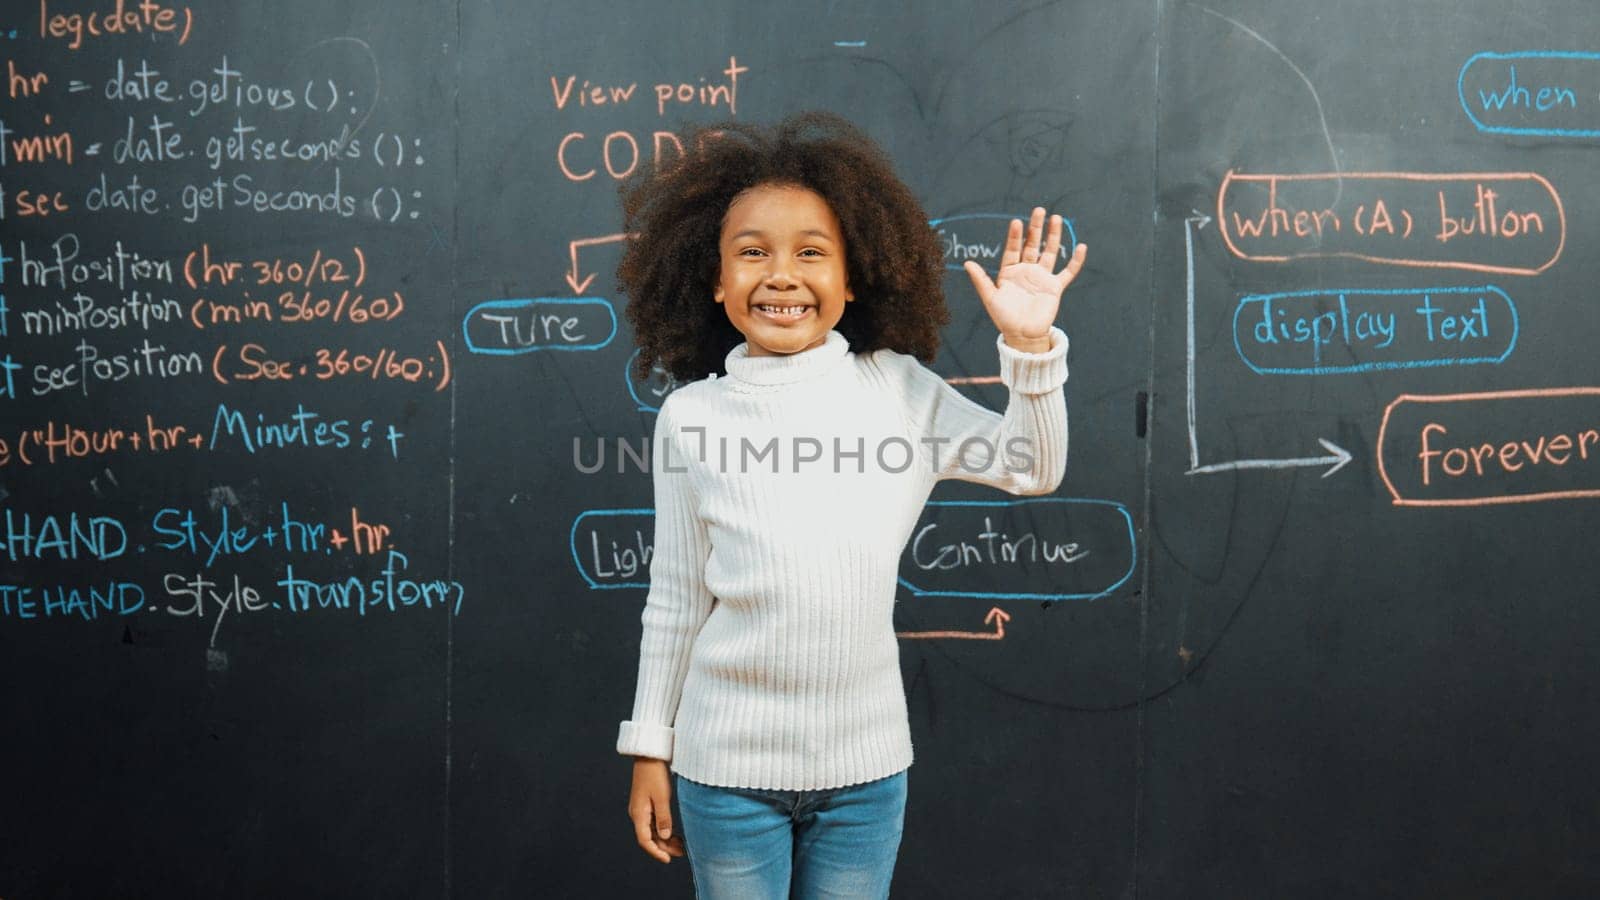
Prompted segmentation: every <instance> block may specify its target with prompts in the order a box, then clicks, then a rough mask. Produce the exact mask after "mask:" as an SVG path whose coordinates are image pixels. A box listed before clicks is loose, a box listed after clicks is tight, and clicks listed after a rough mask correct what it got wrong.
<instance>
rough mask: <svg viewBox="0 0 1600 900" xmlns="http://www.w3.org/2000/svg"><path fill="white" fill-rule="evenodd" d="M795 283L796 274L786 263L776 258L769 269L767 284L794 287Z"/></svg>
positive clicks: (778, 286) (774, 286)
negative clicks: (791, 271)
mask: <svg viewBox="0 0 1600 900" xmlns="http://www.w3.org/2000/svg"><path fill="white" fill-rule="evenodd" d="M795 283H796V282H795V279H794V275H793V274H792V273H790V271H789V267H788V265H787V264H786V263H784V262H782V261H780V260H775V261H774V262H773V264H772V266H771V267H770V268H768V269H767V285H768V286H769V287H773V288H777V289H782V288H789V287H794V286H795Z"/></svg>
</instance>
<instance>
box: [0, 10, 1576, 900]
mask: <svg viewBox="0 0 1600 900" xmlns="http://www.w3.org/2000/svg"><path fill="white" fill-rule="evenodd" d="M180 2H181V0H180ZM16 7H17V8H15V9H13V10H10V11H7V12H6V13H5V14H4V16H3V17H0V57H4V65H5V69H4V71H3V72H0V75H3V76H4V78H5V85H6V92H5V94H4V95H3V98H0V209H3V214H0V517H3V521H0V527H3V528H4V531H3V532H0V681H3V684H4V689H3V691H0V722H3V723H4V725H5V728H6V740H5V741H3V742H0V764H3V766H4V768H5V771H6V772H7V773H8V775H9V777H8V778H7V779H6V783H7V789H6V791H5V800H4V802H3V803H0V809H3V814H0V898H4V900H17V898H34V897H107V896H117V897H141V896H151V897H163V898H166V897H185V896H196V897H215V896H286V895H291V894H294V895H306V896H389V895H394V896H427V897H480V896H513V895H515V896H527V895H534V896H575V897H576V896H584V897H610V896H636V895H642V894H644V893H646V892H650V893H652V894H658V895H662V896H683V897H687V896H692V888H691V886H690V883H689V874H688V868H687V866H686V865H684V864H682V863H681V862H680V863H677V864H674V865H673V866H669V867H665V868H663V867H661V866H659V865H657V864H654V863H652V862H651V861H650V860H648V859H647V858H646V857H645V856H644V855H643V854H642V853H641V852H639V850H638V849H637V847H635V846H634V844H633V840H632V835H631V831H630V828H629V824H628V822H627V820H626V816H625V809H624V807H625V803H626V796H627V787H628V774H629V773H628V763H627V761H626V760H625V759H622V758H620V757H618V756H616V754H615V753H614V750H613V746H614V741H615V737H616V728H617V723H618V721H619V720H620V719H622V718H625V717H626V715H627V712H628V709H629V704H630V702H631V698H632V691H633V679H634V672H635V666H636V663H637V648H638V637H639V612H640V609H641V606H642V603H643V600H644V595H645V587H646V585H647V582H648V556H649V545H650V541H651V534H652V517H651V511H650V509H649V506H650V497H651V491H650V480H649V476H648V475H647V474H645V473H644V472H642V471H640V470H639V468H638V467H637V466H636V465H633V464H632V463H631V462H630V460H629V459H628V458H626V457H619V456H618V455H617V454H616V451H617V449H619V447H620V446H621V445H622V444H623V443H627V442H631V443H632V444H633V445H635V446H637V445H638V444H639V443H640V442H641V441H643V440H644V439H646V438H647V437H648V436H649V435H650V434H651V431H652V429H653V425H654V421H655V411H656V410H657V409H658V408H659V405H660V402H661V398H662V397H663V396H665V394H666V392H667V391H669V390H670V389H671V388H672V387H673V385H672V384H671V383H670V381H669V380H668V379H666V378H665V377H664V376H660V375H657V376H656V377H653V378H651V379H645V380H641V379H638V378H635V377H633V376H632V375H631V374H630V368H631V362H632V338H631V335H630V333H629V332H628V329H627V326H626V319H625V317H624V316H623V315H622V311H623V309H624V304H625V303H626V302H627V301H626V298H624V297H622V296H620V295H618V294H617V292H616V290H615V279H614V276H613V273H614V271H615V268H616V265H617V261H618V259H619V254H620V249H621V242H622V241H623V240H626V237H625V236H624V235H622V234H620V233H619V232H620V225H619V222H620V215H619V210H618V202H617V193H616V188H617V185H618V183H619V179H620V178H622V177H625V176H626V175H628V174H630V173H631V172H633V171H635V170H637V169H639V168H640V167H649V166H652V165H654V164H655V163H656V161H657V160H658V159H663V158H673V159H675V158H677V157H678V156H679V155H681V154H682V152H683V150H684V147H683V142H682V141H681V140H680V137H681V135H683V134H685V133H686V132H687V131H688V130H689V129H690V128H692V127H693V126H695V125H697V124H700V123H706V122H713V121H719V120H723V119H726V118H730V117H731V118H737V119H740V120H755V121H773V120H776V119H779V118H781V117H783V116H785V115H788V114H790V113H793V112H797V111H800V110H803V109H810V108H822V109H831V110H834V111H837V112H840V113H842V114H844V115H846V116H848V117H850V118H852V119H853V120H855V121H857V122H859V123H860V124H861V125H862V126H863V127H864V128H866V129H867V130H868V131H869V132H870V133H871V134H872V135H873V137H874V138H875V139H876V140H878V141H879V142H880V143H881V144H882V145H883V146H884V147H885V149H886V150H887V151H888V152H889V153H890V155H891V156H892V157H893V158H894V159H895V161H896V163H897V165H898V166H899V168H900V171H901V173H902V175H903V176H904V178H905V179H906V181H907V183H909V184H910V185H911V186H912V187H913V188H914V189H915V190H916V192H917V194H918V196H919V197H920V198H921V199H922V201H923V203H924V205H925V207H926V208H927V210H928V212H929V214H930V216H932V217H933V222H932V224H933V226H934V227H935V228H936V229H937V230H938V231H939V233H940V235H941V240H943V241H944V243H945V247H946V254H947V262H948V263H949V264H950V267H951V271H950V273H949V280H948V282H947V293H948V296H949V298H950V305H951V309H952V313H953V317H952V318H953V321H952V323H951V325H950V327H949V328H948V329H947V330H946V332H945V334H944V346H943V349H942V351H941V353H940V356H939V358H938V360H937V361H936V362H935V363H934V364H933V368H934V370H935V371H937V372H939V373H940V374H941V375H943V376H944V377H946V378H947V379H949V380H950V382H951V383H952V384H954V385H956V386H957V388H958V389H959V390H961V391H962V392H964V393H966V394H968V395H969V396H971V397H973V398H974V399H977V400H979V401H980V402H982V403H984V404H986V405H988V406H990V407H991V408H1000V407H1002V406H1003V404H1004V402H1005V392H1004V389H1003V388H1002V387H1001V386H1000V385H998V384H997V383H996V381H997V379H996V378H995V365H996V362H995V358H994V349H993V347H994V332H993V327H992V325H991V324H990V323H989V321H988V319H987V316H986V315H985V314H984V313H983V311H982V308H981V305H980V304H979V303H978V302H977V300H976V298H975V297H974V296H973V294H972V292H971V288H970V286H969V285H968V284H967V283H966V277H965V276H964V275H963V274H961V273H960V272H959V267H960V264H961V262H962V261H963V260H965V259H969V258H976V259H979V260H980V261H982V260H988V259H991V258H992V257H993V255H994V254H995V252H996V250H997V245H998V243H999V241H1000V236H1001V234H1002V233H1003V229H1004V220H1005V219H1007V218H1010V217H1012V216H1017V215H1021V214H1023V213H1025V212H1026V210H1028V209H1029V208H1031V207H1032V206H1033V205H1035V204H1043V205H1045V206H1047V207H1049V208H1050V209H1052V210H1055V211H1060V212H1062V213H1063V214H1065V215H1066V216H1067V217H1068V222H1069V225H1070V227H1071V232H1072V235H1073V236H1074V238H1075V239H1076V240H1081V241H1083V242H1084V243H1087V244H1089V245H1091V247H1092V251H1091V254H1090V260H1089V267H1088V269H1087V270H1086V272H1085V274H1084V275H1083V276H1082V277H1081V278H1080V279H1079V280H1078V283H1077V284H1076V285H1075V286H1074V287H1073V289H1072V290H1071V291H1070V292H1069V294H1068V296H1067V299H1066V302H1065V305H1064V312H1063V316H1062V322H1061V324H1062V325H1063V327H1064V328H1065V329H1066V331H1067V332H1068V333H1069V334H1070V335H1071V338H1072V350H1071V353H1070V356H1069V364H1070V368H1071V377H1070V380H1069V382H1068V385H1067V397H1068V401H1067V402H1068V408H1069V411H1070V416H1071V435H1072V449H1071V459H1070V462H1069V467H1068V475H1067V480H1066V482H1065V483H1064V484H1063V486H1062V487H1061V489H1060V490H1059V491H1057V492H1056V493H1055V494H1054V495H1052V496H1050V497H1045V498H1034V499H1028V500H1022V499H1019V498H1014V497H1009V496H1006V495H1001V494H997V493H995V492H993V491H990V490H986V489H982V488H978V487H975V486H972V485H967V484H961V483H946V484H943V485H941V486H940V488H939V490H938V491H936V493H935V495H934V501H933V502H932V503H930V504H929V507H928V509H927V511H926V512H925V514H924V517H923V521H922V522H921V523H920V524H919V526H918V529H917V532H916V534H917V538H918V540H917V541H916V542H914V544H913V546H911V547H909V548H908V549H907V553H906V556H905V559H904V563H903V566H902V571H901V575H902V578H901V589H900V594H899V597H898V601H899V602H898V604H897V613H896V623H895V626H896V629H897V632H898V633H899V635H900V637H901V658H902V666H903V672H904V676H905V681H906V687H907V694H908V699H909V702H910V712H911V724H912V731H913V738H914V741H915V744H916V750H917V762H916V764H915V765H914V766H913V767H912V769H911V772H910V779H911V781H910V801H909V807H908V811H907V831H906V841H905V845H904V849H903V852H902V856H901V860H900V865H899V868H898V870H897V873H896V880H895V895H896V896H907V897H991V896H994V897H1000V896H1026V897H1057V896H1085V897H1089V896H1094V897H1099V896H1117V897H1134V896H1148V897H1196V896H1200V897H1237V896H1294V897H1346V896H1404V897H1414V896H1507V895H1511V896H1575V895H1583V894H1585V893H1587V891H1585V890H1584V889H1585V888H1586V887H1589V886H1591V885H1592V884H1593V883H1594V882H1595V881H1596V880H1600V873H1597V872H1596V871H1595V864H1594V863H1593V862H1591V861H1590V859H1589V856H1590V854H1588V853H1587V852H1586V851H1587V849H1588V847H1589V845H1590V844H1592V843H1593V839H1594V836H1595V835H1596V833H1597V830H1600V829H1597V827H1596V822H1595V817H1596V814H1595V810H1596V809H1600V804H1597V802H1596V801H1597V800H1600V797H1597V791H1596V789H1595V787H1594V786H1593V785H1592V783H1591V779H1589V778H1588V777H1587V774H1586V772H1587V765H1586V760H1587V758H1588V756H1589V755H1590V754H1589V753H1588V750H1589V748H1590V746H1591V744H1592V743H1593V741H1592V738H1593V737H1594V735H1593V734H1591V732H1593V731H1595V724H1594V723H1595V720H1594V718H1593V717H1592V716H1590V715H1588V711H1589V707H1590V706H1591V705H1592V704H1591V703H1590V700H1591V696H1590V695H1591V693H1592V691H1591V689H1590V685H1591V684H1592V683H1594V682H1595V680H1596V678H1595V676H1596V675H1597V674H1600V673H1597V671H1596V666H1597V664H1596V663H1595V662H1594V659H1595V654H1594V653H1593V652H1592V651H1593V647H1592V645H1593V644H1594V640H1593V639H1592V638H1591V637H1589V635H1591V634H1594V633H1596V631H1597V629H1600V620H1597V619H1596V617H1595V615H1593V614H1592V613H1591V612H1590V611H1589V604H1588V601H1589V600H1590V599H1591V595H1592V594H1593V590H1592V588H1591V587H1590V585H1591V584H1592V583H1594V582H1595V581H1596V580H1597V578H1600V563H1597V562H1596V559H1597V557H1596V555H1595V554H1592V553H1590V552H1588V551H1587V547H1586V541H1585V535H1586V529H1585V528H1584V523H1585V522H1586V521H1588V520H1590V519H1592V517H1593V512H1592V510H1593V504H1594V503H1595V502H1596V497H1597V495H1600V478H1596V477H1595V476H1593V475H1592V474H1591V472H1593V471H1595V469H1596V462H1595V461H1594V460H1592V459H1591V455H1592V454H1600V417H1597V416H1596V415H1594V413H1593V410H1594V407H1593V400H1594V398H1595V397H1596V396H1600V381H1597V380H1596V379H1597V378H1600V372H1596V368H1595V364H1594V362H1593V361H1592V354H1591V353H1590V352H1589V348H1588V346H1587V344H1586V343H1585V341H1586V340H1587V329H1588V326H1589V325H1590V324H1591V323H1592V322H1593V321H1594V316H1593V315H1591V314H1590V312H1589V307H1590V306H1591V305H1592V304H1591V298H1590V296H1589V295H1590V294H1591V293H1592V285H1594V284H1596V283H1600V271H1596V266H1597V265H1600V264H1597V263H1596V262H1595V259H1594V254H1593V253H1591V252H1589V249H1588V248H1589V247H1590V245H1591V244H1592V243H1593V241H1594V240H1595V239H1596V236H1597V235H1600V224H1597V223H1595V222H1594V221H1592V219H1593V217H1592V215H1591V214H1590V213H1589V210H1588V205H1587V202H1586V200H1587V195H1588V193H1589V192H1590V191H1591V189H1592V183H1593V178H1592V175H1591V174H1590V173H1591V170H1592V169H1593V161H1594V153H1595V147H1596V141H1597V140H1600V44H1596V43H1595V42H1594V41H1593V40H1592V38H1591V37H1590V35H1592V34H1595V33H1600V31H1597V29H1596V27H1595V26H1596V25H1600V18H1597V15H1596V13H1595V12H1594V10H1593V9H1592V8H1591V6H1590V5H1589V4H1585V3H1581V2H1577V0H1569V2H1562V0H1540V2H1538V3H1532V4H1518V5H1516V8H1515V9H1514V10H1513V9H1510V8H1508V7H1505V6H1504V5H1503V4H1502V5H1494V4H1489V3H1484V2H1480V0H1471V2H1467V3H1446V2H1443V0H1423V2H1414V3H1408V4H1399V5H1397V4H1391V3H1378V2H1370V0H1339V2H1322V3H1315V4H1312V3H1294V4H1283V3H1268V2H1265V0H1224V2H1216V3H1209V4H1198V3H1176V2H1144V3H1118V4H1109V3H1089V2H1069V3H1055V4H1042V5H1030V4H1002V5H1001V6H999V7H995V6H993V5H982V6H980V5H976V4H936V5H917V4H891V3H867V4H833V3H828V4H823V3H811V4H801V5H798V6H792V7H785V8H771V7H750V6H748V5H740V4H733V3H721V2H717V3H701V4H693V5H689V4H656V3H641V2H613V3H607V4H592V3H584V4H579V3H568V2H562V3H543V4H534V5H524V6H518V5H515V4H501V3H485V2H475V0H455V2H443V0H402V2H399V3H389V4H376V3H365V4H335V5H331V6H329V5H318V4H310V3H303V2H302V3H291V4H288V5H282V4H278V5H271V6H268V7H265V8H262V9H253V8H228V9H222V8H211V7H202V6H189V7H186V6H182V5H174V4H166V3H157V2H154V0H152V2H147V3H142V4H135V3H133V2H132V0H127V2H123V0H71V2H68V0H42V2H40V3H39V4H37V5H31V4H17V5H16ZM601 448H607V449H609V450H610V451H611V453H612V455H611V456H610V457H609V458H605V459H604V460H603V465H600V466H599V467H598V469H597V470H596V465H595V464H596V462H597V458H596V453H597V452H599V451H600V449H601ZM591 470H592V471H591ZM1069 546H1070V547H1072V548H1073V549H1072V550H1071V551H1070V552H1067V551H1065V550H1064V549H1063V548H1066V547H1069ZM1041 547H1043V548H1046V549H1047V550H1048V548H1052V547H1053V548H1056V552H1055V553H1054V554H1053V555H1052V554H1050V553H1048V552H1045V551H1041V550H1039V548H1041Z"/></svg>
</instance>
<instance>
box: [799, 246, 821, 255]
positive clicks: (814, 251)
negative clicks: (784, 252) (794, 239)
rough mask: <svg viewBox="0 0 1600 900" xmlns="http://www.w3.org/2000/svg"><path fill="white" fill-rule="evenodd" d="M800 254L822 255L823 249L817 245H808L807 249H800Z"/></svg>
mask: <svg viewBox="0 0 1600 900" xmlns="http://www.w3.org/2000/svg"><path fill="white" fill-rule="evenodd" d="M800 255H801V256H821V255H822V251H821V250H818V249H817V248H815V247H807V248H806V249H804V250H801V251H800Z"/></svg>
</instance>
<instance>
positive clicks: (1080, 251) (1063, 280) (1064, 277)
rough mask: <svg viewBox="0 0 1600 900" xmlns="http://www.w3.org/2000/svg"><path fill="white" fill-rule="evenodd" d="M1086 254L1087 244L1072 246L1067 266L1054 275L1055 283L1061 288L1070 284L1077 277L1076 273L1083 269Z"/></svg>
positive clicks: (1087, 252)
mask: <svg viewBox="0 0 1600 900" xmlns="http://www.w3.org/2000/svg"><path fill="white" fill-rule="evenodd" d="M1088 256H1089V245H1088V244H1079V245H1078V246H1076V247H1074V248H1072V258H1071V259H1069V260H1067V267H1066V268H1065V269H1062V270H1061V274H1060V275H1057V276H1056V284H1058V285H1060V286H1061V290H1063V291H1064V290H1066V289H1067V286H1068V285H1070V284H1072V281H1073V279H1075V278H1077V277H1078V273H1079V272H1081V271H1083V261H1084V260H1085V259H1087V258H1088Z"/></svg>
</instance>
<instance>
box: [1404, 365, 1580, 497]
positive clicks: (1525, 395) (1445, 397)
mask: <svg viewBox="0 0 1600 900" xmlns="http://www.w3.org/2000/svg"><path fill="white" fill-rule="evenodd" d="M1546 397H1600V387H1566V388H1529V389H1526V390H1516V391H1484V392H1481V393H1474V394H1401V395H1400V396H1398V397H1396V398H1394V400H1393V401H1392V402H1390V403H1389V405H1388V406H1385V407H1384V408H1383V421H1382V422H1381V423H1380V424H1379V425H1378V443H1377V451H1376V455H1377V457H1378V477H1379V478H1381V479H1383V486H1384V487H1385V488H1386V489H1388V491H1389V496H1390V497H1391V498H1392V499H1393V502H1394V505H1395V506H1499V505H1503V504H1507V503H1538V502H1541V501H1545V500H1574V499H1580V498H1583V497H1600V488H1588V489H1583V490H1572V491H1541V492H1539V493H1536V494H1491V495H1488V496H1484V497H1452V498H1449V499H1443V500H1408V499H1406V498H1405V497H1402V496H1400V491H1399V490H1397V489H1396V488H1395V486H1394V482H1392V481H1390V480H1389V472H1388V470H1387V468H1386V467H1385V466H1384V464H1383V447H1384V439H1385V437H1386V436H1387V433H1388V430H1389V418H1390V416H1391V415H1392V414H1393V413H1394V411H1395V408H1396V407H1398V406H1400V405H1401V404H1403V403H1471V402H1474V401H1480V400H1526V399H1532V398H1546Z"/></svg>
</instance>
